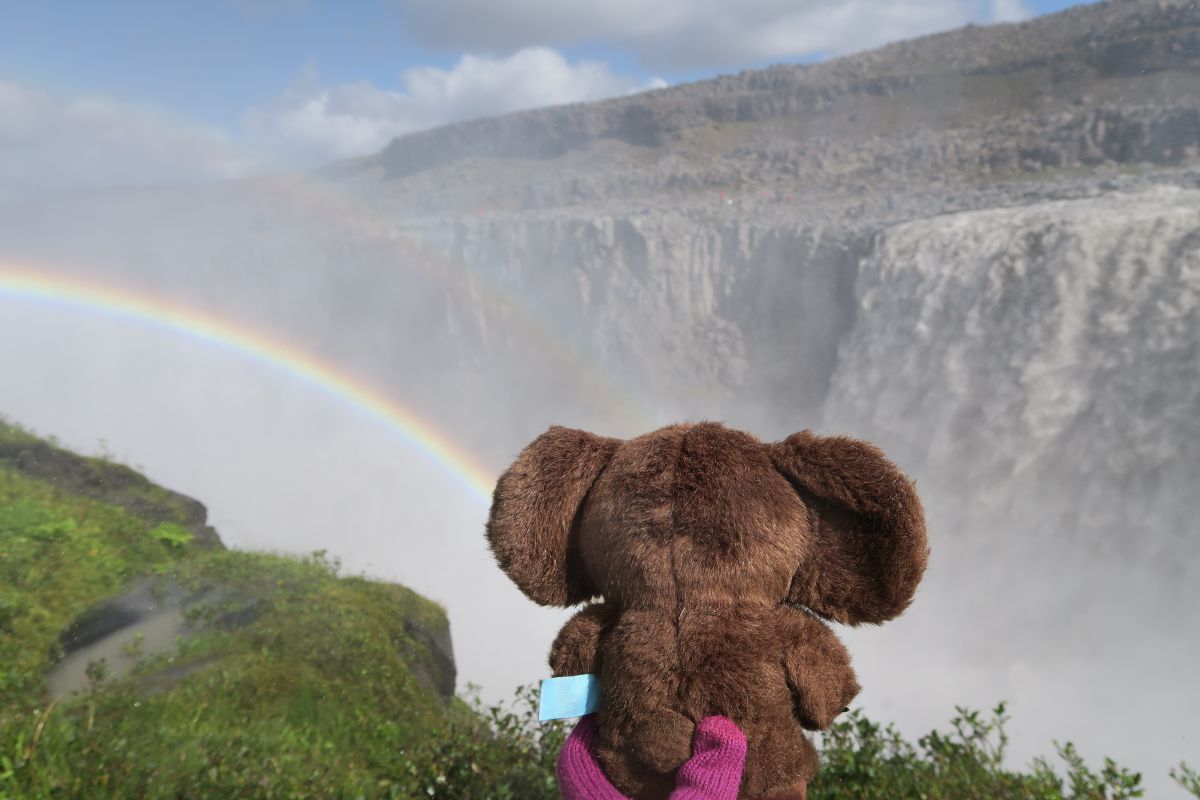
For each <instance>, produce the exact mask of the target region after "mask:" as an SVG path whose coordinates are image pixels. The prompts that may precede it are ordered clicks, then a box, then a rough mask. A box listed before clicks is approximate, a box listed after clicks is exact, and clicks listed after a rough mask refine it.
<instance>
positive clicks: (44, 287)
mask: <svg viewBox="0 0 1200 800" xmlns="http://www.w3.org/2000/svg"><path fill="white" fill-rule="evenodd" d="M6 296H9V297H13V296H15V297H24V298H30V299H37V300H43V301H50V302H54V303H58V304H61V305H66V306H72V307H76V308H81V309H84V310H87V311H91V312H93V313H103V314H107V315H111V316H116V317H118V318H125V319H130V320H135V321H139V322H143V323H149V324H152V325H155V326H158V327H161V328H165V329H168V330H170V331H172V332H173V333H176V334H183V335H186V336H190V337H192V338H195V339H199V340H201V341H204V342H207V343H210V344H215V345H219V346H221V347H224V348H226V349H229V350H231V351H233V352H235V353H237V354H239V355H242V356H244V357H249V358H253V359H255V360H257V361H260V362H263V363H265V364H268V365H270V366H271V367H273V368H275V369H277V370H281V371H283V372H285V373H287V374H288V375H290V376H291V377H293V378H295V379H299V380H301V381H303V382H304V383H307V384H309V385H310V386H314V387H316V388H317V389H320V390H321V391H323V392H325V393H326V394H329V395H332V396H334V397H336V398H338V399H340V400H343V401H345V402H348V403H350V404H352V405H354V406H355V407H357V408H359V409H361V410H362V411H364V412H366V413H367V414H368V415H369V416H371V417H372V418H374V419H375V420H376V421H378V422H381V423H383V424H384V425H386V426H387V427H388V428H390V429H391V430H392V431H393V432H394V433H396V434H398V435H399V436H400V438H402V439H404V440H405V441H407V442H408V443H409V444H411V445H413V446H415V447H416V448H417V449H418V450H420V451H421V452H422V453H423V454H425V455H426V456H427V457H429V458H431V459H433V460H434V461H436V462H437V463H438V464H440V465H441V466H442V467H443V469H445V470H447V471H448V472H449V473H451V474H452V475H453V476H454V477H455V478H457V479H458V481H459V482H460V483H461V484H463V485H464V486H465V487H466V488H467V489H468V490H470V492H471V494H472V495H473V496H474V497H475V498H476V499H477V500H480V501H482V502H484V503H486V502H488V501H489V500H490V498H491V493H492V486H493V483H494V481H493V477H492V475H491V472H490V471H489V470H488V469H486V468H484V467H483V466H482V465H481V464H479V463H478V461H476V460H475V458H473V457H472V456H471V455H470V454H468V453H467V452H466V451H465V450H463V449H462V448H461V447H460V446H459V445H457V444H455V443H454V442H453V441H451V440H450V439H449V438H448V437H446V436H445V435H444V434H442V433H441V432H440V431H439V430H438V429H437V428H436V427H435V426H434V425H433V424H432V423H431V422H429V421H428V420H425V419H422V418H421V417H419V416H418V415H417V414H415V413H414V412H412V411H409V410H408V409H406V408H404V407H403V406H400V405H399V404H397V403H396V402H395V401H393V400H391V399H389V398H388V397H387V396H386V395H384V394H383V393H382V392H380V391H379V390H377V389H374V388H372V387H370V386H368V385H366V384H365V383H363V382H361V381H359V380H356V379H355V378H353V377H351V376H349V375H347V374H345V373H344V372H341V371H339V370H338V368H337V367H336V366H334V365H332V364H329V363H328V362H326V361H323V360H321V359H320V358H318V357H317V356H315V355H314V354H312V353H310V352H307V351H305V350H302V349H300V348H298V347H296V346H294V345H291V344H287V343H285V342H282V341H279V340H278V339H274V338H272V337H271V336H269V335H267V334H265V333H262V332H261V331H256V330H254V329H253V328H250V327H249V326H247V325H244V324H242V323H233V322H230V321H229V320H225V319H221V318H219V317H216V316H213V315H212V314H208V313H205V312H203V311H198V310H196V309H193V308H187V307H185V306H182V305H179V304H178V303H174V302H171V301H168V300H165V299H163V298H161V297H153V296H150V295H146V294H140V293H136V292H133V291H129V290H127V289H114V288H112V287H110V286H101V285H97V284H94V283H90V282H88V281H84V280H81V279H79V278H77V277H74V276H71V277H66V276H64V275H62V274H61V273H60V274H54V275H49V274H46V273H45V272H41V273H39V272H37V271H35V269H34V268H33V267H31V266H28V265H15V264H12V263H6V262H0V299H3V298H4V297H6Z"/></svg>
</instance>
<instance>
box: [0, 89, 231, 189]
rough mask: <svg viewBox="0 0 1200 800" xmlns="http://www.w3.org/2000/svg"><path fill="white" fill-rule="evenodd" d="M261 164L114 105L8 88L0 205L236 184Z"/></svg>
mask: <svg viewBox="0 0 1200 800" xmlns="http://www.w3.org/2000/svg"><path fill="white" fill-rule="evenodd" d="M254 167H255V164H254V163H253V162H252V161H251V160H250V159H248V158H247V157H245V156H244V155H242V154H240V153H239V152H238V151H237V150H236V148H235V147H234V146H233V145H232V144H231V143H230V142H229V140H228V139H227V138H226V137H224V136H223V135H222V134H220V133H218V132H216V131H212V130H208V129H205V128H200V127H197V126H195V125H190V124H186V123H183V122H180V121H178V120H175V119H171V118H169V117H167V116H165V115H162V114H160V113H157V112H153V111H149V110H146V109H143V108H138V107H135V106H131V105H128V104H124V103H120V102H116V101H114V100H111V99H108V98H104V97H99V96H87V97H77V98H72V99H60V98H56V97H53V96H51V95H49V94H47V93H45V92H42V91H38V90H34V89H29V88H25V87H22V86H19V85H16V84H12V83H3V82H0V202H4V201H11V200H20V199H27V198H30V197H37V196H42V195H51V194H61V193H68V192H76V191H84V190H90V189H103V188H113V187H129V186H146V185H157V184H169V183H182V182H189V181H204V180H217V179H223V178H234V177H239V176H241V175H245V174H247V173H248V172H249V171H251V170H253V169H254Z"/></svg>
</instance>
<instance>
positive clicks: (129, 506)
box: [0, 439, 224, 549]
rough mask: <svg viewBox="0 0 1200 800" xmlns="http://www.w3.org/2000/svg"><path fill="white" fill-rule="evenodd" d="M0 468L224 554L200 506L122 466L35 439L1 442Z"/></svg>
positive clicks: (222, 546) (220, 543)
mask: <svg viewBox="0 0 1200 800" xmlns="http://www.w3.org/2000/svg"><path fill="white" fill-rule="evenodd" d="M0 464H3V465H4V466H7V467H11V468H12V469H15V470H17V471H18V472H20V473H22V474H24V475H27V476H29V477H30V478H34V479H36V480H41V481H46V482H47V483H50V484H52V485H54V486H57V487H58V488H60V489H62V490H63V491H66V492H71V493H73V494H79V495H83V496H84V497H89V498H91V499H93V500H99V501H101V502H104V503H110V504H112V505H115V506H118V507H120V508H123V509H124V510H125V511H127V512H129V513H130V514H133V515H134V516H135V517H138V518H139V519H142V520H144V521H145V522H146V523H147V524H148V525H160V524H162V523H164V522H173V523H175V524H177V525H182V526H183V527H185V528H187V530H188V531H189V532H190V533H191V534H192V542H193V543H194V544H195V545H196V546H198V547H202V548H211V549H224V544H222V542H221V538H220V536H218V535H217V532H216V530H215V529H214V528H213V527H212V526H210V525H209V524H208V511H207V509H205V507H204V506H203V505H202V504H200V503H199V502H197V501H196V500H193V499H192V498H190V497H185V496H184V495H181V494H178V493H176V492H172V491H170V490H168V489H163V488H162V487H160V486H157V485H155V484H153V483H151V482H150V481H148V480H147V479H146V478H145V476H143V475H141V474H139V473H138V472H137V471H136V470H133V469H131V468H129V467H126V466H124V465H122V464H114V463H111V462H108V461H104V460H102V459H98V458H87V457H85V456H80V455H76V454H75V453H72V452H70V451H68V450H63V449H62V448H59V447H55V446H53V445H51V444H48V443H47V442H44V441H41V440H34V439H30V440H28V441H24V440H22V441H12V442H9V441H0Z"/></svg>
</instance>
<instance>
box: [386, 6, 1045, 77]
mask: <svg viewBox="0 0 1200 800" xmlns="http://www.w3.org/2000/svg"><path fill="white" fill-rule="evenodd" d="M402 4H403V6H404V8H405V11H406V14H407V15H408V19H409V22H410V24H412V25H413V26H414V27H415V29H416V30H415V33H416V35H417V36H418V37H419V38H421V39H422V41H424V42H425V43H426V44H432V45H435V46H442V47H447V48H457V47H461V48H466V49H471V50H489V51H500V52H505V51H511V50H514V49H517V48H521V47H526V46H529V45H532V44H544V45H552V46H564V45H570V44H579V43H589V42H597V41H603V42H604V43H605V44H606V45H610V46H615V47H620V48H622V49H625V50H628V51H630V52H632V53H633V54H634V55H635V56H636V58H637V59H638V61H639V62H640V63H641V64H643V65H645V66H646V67H648V68H651V69H654V70H686V69H696V68H702V67H703V68H709V67H714V66H721V67H745V66H749V65H753V64H761V63H764V62H768V61H771V60H780V59H796V58H800V57H804V56H816V55H822V56H829V55H842V54H845V53H850V52H855V51H859V50H865V49H869V48H872V47H876V46H878V45H882V44H885V43H887V42H893V41H898V40H900V39H905V38H908V37H912V36H920V35H923V34H927V33H933V32H935V31H943V30H948V29H951V28H956V27H960V26H962V25H965V24H967V23H969V22H975V23H989V22H1011V21H1014V20H1017V19H1025V18H1027V17H1030V16H1032V12H1031V11H1030V9H1029V8H1028V7H1027V6H1026V4H1025V3H1024V2H1023V0H907V1H905V2H895V3H883V2H879V0H849V1H848V2H842V1H841V0H661V1H660V2H657V3H653V4H650V5H647V4H646V3H643V2H640V0H611V2H607V3H593V2H589V1H588V0H513V2H506V3H504V4H502V5H501V4H496V3H493V2H491V0H438V2H430V1H429V0H402Z"/></svg>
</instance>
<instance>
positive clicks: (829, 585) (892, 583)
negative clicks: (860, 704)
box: [769, 431, 929, 625]
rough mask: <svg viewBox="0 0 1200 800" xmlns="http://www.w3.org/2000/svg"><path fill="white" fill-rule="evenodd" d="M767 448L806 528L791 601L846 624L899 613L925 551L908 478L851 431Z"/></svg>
mask: <svg viewBox="0 0 1200 800" xmlns="http://www.w3.org/2000/svg"><path fill="white" fill-rule="evenodd" d="M769 447H770V451H771V461H772V462H773V463H774V464H775V468H776V469H778V470H779V471H780V472H781V473H783V475H784V477H786V478H787V479H788V481H790V482H791V484H792V486H793V487H794V488H795V490H796V492H797V493H798V494H799V495H800V498H801V499H802V500H803V501H804V503H805V505H806V506H807V507H808V514H809V524H810V527H811V533H810V535H811V549H810V551H809V554H808V555H807V556H806V557H805V558H804V560H803V562H802V563H801V565H800V568H799V569H798V570H797V572H796V575H795V577H794V578H793V579H792V585H791V589H790V590H789V594H788V601H789V602H792V603H797V604H800V605H803V606H806V607H808V608H809V609H811V610H812V611H815V612H816V613H817V614H820V615H821V616H823V617H826V618H827V619H831V620H835V621H837V622H844V623H848V624H850V625H858V624H860V623H863V622H873V623H879V622H884V621H886V620H889V619H891V618H892V617H895V616H897V615H898V614H900V612H902V611H903V610H904V609H905V608H907V607H908V604H909V603H910V602H912V599H913V594H914V593H915V592H916V590H917V584H918V583H919V582H920V580H921V576H922V575H923V574H924V572H925V563H926V561H927V559H928V556H929V549H928V546H927V544H926V539H925V514H924V512H923V511H922V509H921V501H920V499H918V497H917V493H916V491H915V490H914V489H913V484H912V481H910V480H909V479H908V477H907V476H906V475H905V474H904V473H903V472H901V471H900V469H899V468H898V467H897V466H896V465H895V464H893V463H892V462H891V461H889V460H888V459H887V457H886V456H884V454H883V452H882V451H881V450H880V449H879V448H878V447H876V446H875V445H873V444H869V443H867V442H863V441H859V440H858V439H852V438H850V437H848V436H817V435H816V434H814V433H813V432H812V431H803V432H801V433H795V434H792V435H791V436H789V437H788V438H787V439H786V440H784V441H782V442H777V443H775V444H772V445H769Z"/></svg>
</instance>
